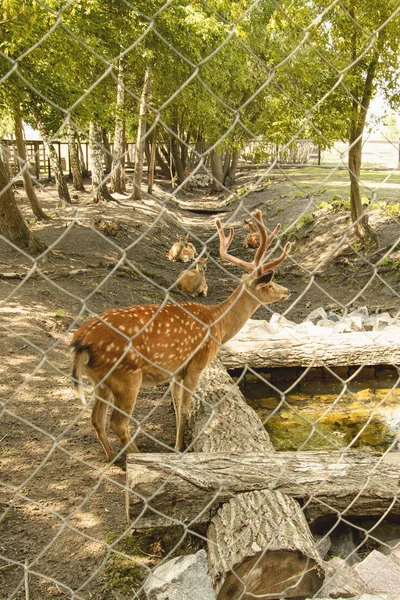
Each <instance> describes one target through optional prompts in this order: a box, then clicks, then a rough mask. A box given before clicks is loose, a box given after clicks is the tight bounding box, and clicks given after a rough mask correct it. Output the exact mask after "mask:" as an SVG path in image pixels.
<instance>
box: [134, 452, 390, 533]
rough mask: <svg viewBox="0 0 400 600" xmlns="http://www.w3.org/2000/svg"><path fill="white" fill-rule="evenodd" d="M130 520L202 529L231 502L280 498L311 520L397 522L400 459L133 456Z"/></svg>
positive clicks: (271, 455) (361, 455)
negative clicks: (263, 493)
mask: <svg viewBox="0 0 400 600" xmlns="http://www.w3.org/2000/svg"><path fill="white" fill-rule="evenodd" d="M127 477H128V486H129V488H130V489H131V490H132V492H131V493H130V494H129V495H128V512H129V518H130V519H131V520H132V519H136V518H138V517H139V516H140V519H139V521H138V522H139V523H140V526H141V527H153V526H156V525H171V524H174V523H185V524H191V523H195V522H208V521H210V519H211V518H212V516H213V515H214V514H215V513H216V511H217V510H218V508H219V507H220V506H221V504H222V503H224V502H227V501H228V500H229V499H231V498H233V497H234V496H235V495H236V494H239V493H243V492H254V491H258V490H279V491H280V492H282V493H284V494H287V495H288V496H291V497H294V498H298V499H302V501H303V503H304V505H305V510H306V512H307V514H309V515H311V516H312V518H314V517H316V516H322V515H326V514H329V513H335V512H341V513H343V514H345V515H346V516H360V515H371V514H374V515H382V514H383V513H384V512H385V510H387V509H388V508H389V507H392V513H395V514H400V502H399V500H398V495H400V453H397V452H393V453H389V454H387V455H385V456H381V455H380V454H379V453H374V452H368V451H364V450H348V451H346V452H332V451H328V450H321V451H316V452H304V451H303V452H274V453H265V452H264V453H260V452H250V453H243V452H229V453H202V454H199V453H196V454H195V453H188V454H182V455H177V454H173V453H169V454H138V455H132V454H131V455H129V456H128V462H127Z"/></svg>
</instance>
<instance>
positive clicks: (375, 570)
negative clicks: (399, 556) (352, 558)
mask: <svg viewBox="0 0 400 600" xmlns="http://www.w3.org/2000/svg"><path fill="white" fill-rule="evenodd" d="M354 570H355V571H356V572H357V573H358V575H359V576H360V577H361V579H362V580H363V581H364V582H365V584H366V585H367V586H368V587H369V588H370V591H371V592H373V593H376V594H380V593H382V594H389V595H390V596H398V595H399V593H400V566H399V565H397V564H396V563H395V562H394V561H393V560H391V559H390V558H388V557H387V556H384V555H383V554H382V553H381V552H378V551H377V550H373V551H372V552H371V553H370V554H368V556H367V557H366V558H365V559H364V560H363V561H362V562H361V563H359V564H358V565H356V566H355V567H354Z"/></svg>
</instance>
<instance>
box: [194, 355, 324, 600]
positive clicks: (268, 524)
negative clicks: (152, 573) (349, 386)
mask: <svg viewBox="0 0 400 600" xmlns="http://www.w3.org/2000/svg"><path fill="white" fill-rule="evenodd" d="M197 391H198V393H197V394H196V397H195V398H194V401H193V402H192V407H191V415H190V419H189V423H188V429H189V435H190V438H191V440H192V446H193V450H194V453H196V454H195V455H197V456H198V453H199V452H204V451H205V450H207V451H208V452H210V453H212V454H214V453H216V452H242V453H243V452H246V451H247V450H250V449H254V450H256V451H258V452H263V453H264V454H265V453H268V454H269V455H271V456H273V455H274V454H275V452H274V448H273V445H272V442H271V440H270V439H269V436H268V434H267V432H266V431H265V429H264V427H263V425H262V423H261V420H260V419H259V417H258V416H257V414H256V413H255V411H253V409H251V408H250V407H249V406H248V405H247V403H246V400H245V399H244V397H243V395H242V393H241V392H240V390H239V389H238V387H237V384H236V383H235V382H234V381H233V380H232V378H231V377H230V376H229V375H228V373H227V372H226V370H225V369H224V368H223V366H222V365H221V363H220V362H219V361H215V362H214V363H213V364H212V365H210V366H209V367H208V369H207V374H206V377H204V378H203V379H202V381H201V383H200V385H199V386H198V388H197ZM224 479H225V477H224V476H222V477H221V478H220V484H222V485H224ZM207 542H208V557H209V563H210V571H211V576H212V580H213V586H214V589H215V590H216V592H217V598H218V600H224V599H225V598H231V599H232V600H235V599H239V598H254V596H256V595H258V596H263V595H266V594H267V595H268V598H270V599H272V598H282V596H283V595H284V596H285V597H286V598H294V597H297V598H299V597H303V598H306V597H310V596H313V595H314V594H315V593H316V592H317V591H318V590H319V589H320V587H321V585H322V583H323V581H324V572H323V569H322V566H321V558H320V555H319V553H318V550H317V548H316V544H315V541H314V538H313V536H312V534H311V532H310V530H309V527H308V524H307V521H306V518H305V516H304V513H303V512H302V510H301V508H300V506H299V504H298V503H297V502H296V501H295V500H293V499H292V498H289V497H288V496H286V495H285V494H282V493H281V492H280V491H271V490H266V489H263V490H259V491H255V492H251V493H241V494H239V495H233V497H232V498H231V499H230V500H229V502H226V503H224V504H223V506H222V507H221V508H220V509H219V510H218V511H217V513H216V515H215V516H214V517H213V518H212V519H211V523H210V525H209V527H208V530H207Z"/></svg>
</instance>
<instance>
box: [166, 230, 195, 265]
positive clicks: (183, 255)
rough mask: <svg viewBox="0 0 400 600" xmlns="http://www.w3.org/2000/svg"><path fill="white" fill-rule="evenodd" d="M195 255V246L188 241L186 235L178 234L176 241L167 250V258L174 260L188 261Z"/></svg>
mask: <svg viewBox="0 0 400 600" xmlns="http://www.w3.org/2000/svg"><path fill="white" fill-rule="evenodd" d="M196 255H197V251H196V248H195V247H194V245H193V244H192V242H189V236H188V235H178V241H177V242H175V243H174V244H172V246H171V248H170V250H169V252H168V258H169V260H172V261H175V262H189V261H190V260H192V259H193V258H194V257H195V256H196Z"/></svg>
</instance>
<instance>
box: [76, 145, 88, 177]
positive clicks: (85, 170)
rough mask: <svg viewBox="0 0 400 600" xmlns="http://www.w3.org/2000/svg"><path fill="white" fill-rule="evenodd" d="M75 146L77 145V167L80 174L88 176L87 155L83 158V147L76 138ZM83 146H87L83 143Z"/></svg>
mask: <svg viewBox="0 0 400 600" xmlns="http://www.w3.org/2000/svg"><path fill="white" fill-rule="evenodd" d="M77 146H78V154H79V168H80V171H81V175H82V177H89V170H88V165H87V157H86V160H85V157H84V156H83V148H82V144H81V142H80V141H79V140H78V141H77ZM85 148H87V145H86V144H85Z"/></svg>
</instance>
